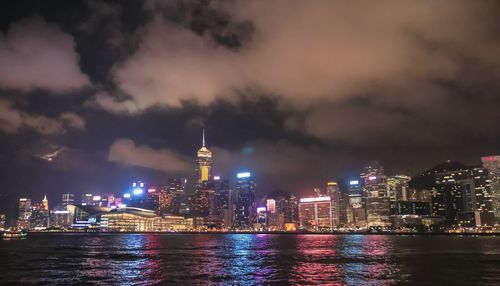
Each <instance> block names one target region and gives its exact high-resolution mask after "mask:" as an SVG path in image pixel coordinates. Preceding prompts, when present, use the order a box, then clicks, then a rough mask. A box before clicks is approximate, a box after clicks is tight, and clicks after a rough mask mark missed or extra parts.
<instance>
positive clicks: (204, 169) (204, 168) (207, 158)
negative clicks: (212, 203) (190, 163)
mask: <svg viewBox="0 0 500 286" xmlns="http://www.w3.org/2000/svg"><path fill="white" fill-rule="evenodd" d="M202 140H203V141H202V146H201V148H200V149H199V150H198V154H197V159H196V163H197V165H196V172H197V173H198V183H201V182H203V181H208V180H210V179H211V178H212V152H210V150H208V148H207V147H206V146H205V129H203V139H202Z"/></svg>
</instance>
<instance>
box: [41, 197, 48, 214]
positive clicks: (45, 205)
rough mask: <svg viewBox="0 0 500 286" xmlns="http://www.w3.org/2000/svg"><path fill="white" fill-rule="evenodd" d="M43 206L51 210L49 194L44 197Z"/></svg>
mask: <svg viewBox="0 0 500 286" xmlns="http://www.w3.org/2000/svg"><path fill="white" fill-rule="evenodd" d="M42 207H43V209H44V210H46V211H48V210H49V200H47V195H45V196H44V197H43V200H42Z"/></svg>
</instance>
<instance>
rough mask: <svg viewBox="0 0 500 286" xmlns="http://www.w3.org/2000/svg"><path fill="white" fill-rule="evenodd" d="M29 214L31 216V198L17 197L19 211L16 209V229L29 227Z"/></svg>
mask: <svg viewBox="0 0 500 286" xmlns="http://www.w3.org/2000/svg"><path fill="white" fill-rule="evenodd" d="M30 216H31V199H28V198H20V199H19V211H18V216H17V228H18V229H29V227H30V221H29V219H30Z"/></svg>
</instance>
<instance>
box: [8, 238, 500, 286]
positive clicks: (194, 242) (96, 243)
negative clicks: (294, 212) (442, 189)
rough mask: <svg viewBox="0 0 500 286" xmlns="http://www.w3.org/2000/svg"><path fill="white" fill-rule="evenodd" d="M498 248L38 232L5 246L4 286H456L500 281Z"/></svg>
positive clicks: (453, 241)
mask: <svg viewBox="0 0 500 286" xmlns="http://www.w3.org/2000/svg"><path fill="white" fill-rule="evenodd" d="M498 242H499V240H498V239H496V240H495V238H493V239H490V240H488V238H460V237H395V236H380V235H373V236H369V235H252V234H227V235H220V234H186V235H182V234H159V235H158V234H145V235H139V234H137V235H132V234H130V235H129V234H120V235H112V234H98V235H59V236H55V235H52V236H51V235H40V236H33V237H30V239H29V243H25V242H22V241H9V242H0V269H2V271H0V284H1V285H10V284H13V283H14V282H17V283H21V284H43V285H70V284H89V285H165V284H175V285H206V284H215V285H263V284H280V285H283V284H284V285H287V284H301V285H302V284H308V285H313V284H314V285H399V284H411V283H414V284H417V285H418V283H417V282H416V281H419V282H422V284H433V283H434V282H438V284H439V283H441V284H443V283H445V282H447V279H449V278H450V277H460V280H458V281H455V282H456V283H461V282H463V281H464V280H469V281H472V282H474V283H476V284H477V283H479V282H480V283H479V284H486V285H488V284H489V285H498V282H500V281H498V277H500V269H498V267H495V265H498V263H500V258H499V257H500V252H499V250H498V249H500V245H499V243H498ZM472 262H473V263H472ZM474 283H469V284H474ZM451 284H453V283H451ZM463 284H467V283H463Z"/></svg>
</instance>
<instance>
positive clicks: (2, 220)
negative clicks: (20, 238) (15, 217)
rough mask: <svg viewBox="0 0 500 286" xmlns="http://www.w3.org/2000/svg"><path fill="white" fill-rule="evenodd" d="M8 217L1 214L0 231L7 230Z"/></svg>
mask: <svg viewBox="0 0 500 286" xmlns="http://www.w3.org/2000/svg"><path fill="white" fill-rule="evenodd" d="M5 223H6V216H5V214H0V230H2V231H3V230H5Z"/></svg>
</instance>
